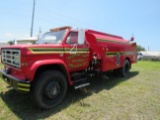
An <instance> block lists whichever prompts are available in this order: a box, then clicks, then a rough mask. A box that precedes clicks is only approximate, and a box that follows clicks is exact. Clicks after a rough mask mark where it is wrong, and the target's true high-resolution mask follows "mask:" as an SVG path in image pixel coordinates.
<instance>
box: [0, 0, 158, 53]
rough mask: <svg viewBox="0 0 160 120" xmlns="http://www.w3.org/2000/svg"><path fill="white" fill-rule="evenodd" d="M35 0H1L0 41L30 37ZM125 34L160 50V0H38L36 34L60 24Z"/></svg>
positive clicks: (150, 49)
mask: <svg viewBox="0 0 160 120" xmlns="http://www.w3.org/2000/svg"><path fill="white" fill-rule="evenodd" d="M32 9H33V0H1V4H0V43H3V42H7V41H9V40H14V39H21V38H25V37H29V36H30V30H31V18H32ZM66 25H67V26H72V27H73V28H86V29H93V30H97V31H102V32H105V33H111V34H115V35H119V36H122V37H123V38H125V39H127V40H129V39H130V38H131V37H132V35H133V36H134V38H135V41H136V42H137V44H138V45H141V46H142V47H144V48H145V49H146V50H149V51H160V37H159V36H160V0H36V5H35V17H34V26H33V36H37V35H38V34H39V31H41V33H45V32H47V31H49V29H50V28H55V27H60V26H66Z"/></svg>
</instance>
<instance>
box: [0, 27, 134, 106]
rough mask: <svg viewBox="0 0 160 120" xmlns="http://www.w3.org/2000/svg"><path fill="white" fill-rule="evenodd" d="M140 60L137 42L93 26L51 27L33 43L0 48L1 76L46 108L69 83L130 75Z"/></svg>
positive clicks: (61, 96)
mask: <svg viewBox="0 0 160 120" xmlns="http://www.w3.org/2000/svg"><path fill="white" fill-rule="evenodd" d="M136 60H137V52H136V43H135V42H133V41H132V40H125V39H123V38H122V37H120V36H116V35H111V34H107V33H103V32H98V31H95V30H90V29H85V30H84V29H75V30H74V29H72V28H71V27H68V26H66V27H60V28H54V29H51V30H50V31H49V32H47V33H45V34H44V35H42V37H41V38H40V39H39V40H38V41H37V42H36V44H34V45H11V46H8V47H3V48H1V62H2V63H3V64H4V69H1V70H0V77H1V78H2V79H3V80H4V81H5V82H7V83H8V84H9V85H10V86H11V87H13V88H14V89H16V90H17V91H20V92H25V93H30V94H31V97H32V99H33V101H34V103H35V104H36V105H37V106H38V107H40V108H43V109H49V108H52V107H54V106H56V105H58V104H60V103H61V102H62V100H63V99H64V97H65V95H66V92H67V89H68V87H69V86H73V87H74V88H75V89H79V88H81V87H85V86H88V85H90V82H89V81H88V79H87V78H88V77H89V76H92V77H93V76H96V75H100V74H103V73H105V72H107V71H111V70H113V71H114V72H116V73H117V74H119V75H121V76H124V77H125V76H127V74H128V72H129V69H130V68H131V64H132V63H135V62H136Z"/></svg>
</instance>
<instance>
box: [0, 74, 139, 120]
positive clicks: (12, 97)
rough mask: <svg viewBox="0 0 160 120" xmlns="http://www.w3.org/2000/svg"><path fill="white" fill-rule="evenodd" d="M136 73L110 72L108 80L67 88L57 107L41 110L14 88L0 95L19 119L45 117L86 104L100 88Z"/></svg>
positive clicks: (133, 75) (111, 85)
mask: <svg viewBox="0 0 160 120" xmlns="http://www.w3.org/2000/svg"><path fill="white" fill-rule="evenodd" d="M136 75H138V72H137V71H132V72H130V73H129V76H128V77H127V78H120V77H115V76H114V75H113V74H112V73H108V77H109V79H108V80H100V79H99V78H93V79H92V81H91V85H90V86H89V87H87V88H84V89H80V90H76V91H73V90H69V91H68V93H67V95H66V98H65V100H64V101H63V102H62V103H61V104H60V105H59V106H57V107H55V108H53V109H50V110H41V109H38V108H37V107H35V106H34V105H33V104H32V101H31V99H30V96H29V95H28V94H25V95H24V94H21V93H18V92H16V91H14V90H8V91H6V92H1V93H0V96H1V98H2V100H3V101H4V102H5V104H6V105H7V107H8V108H9V109H10V110H11V111H12V112H13V113H14V114H15V115H16V116H17V117H18V118H20V119H23V120H25V119H29V120H32V119H45V118H47V117H49V116H51V115H55V114H57V113H59V112H60V111H61V110H63V109H65V108H67V107H69V106H70V105H71V104H74V103H77V102H79V104H80V105H81V106H86V105H85V103H83V99H84V98H86V97H88V96H90V95H92V94H94V93H98V92H100V91H101V90H104V89H105V90H110V89H112V88H114V87H115V86H116V85H118V84H120V83H121V82H124V81H126V80H130V78H132V77H135V76H136Z"/></svg>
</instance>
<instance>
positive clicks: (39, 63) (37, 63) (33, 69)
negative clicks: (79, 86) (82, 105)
mask: <svg viewBox="0 0 160 120" xmlns="http://www.w3.org/2000/svg"><path fill="white" fill-rule="evenodd" d="M51 64H52V65H54V64H58V65H62V66H64V68H65V70H66V73H67V77H68V81H69V84H70V85H72V84H73V82H72V81H71V78H70V74H69V72H68V71H69V70H68V68H67V66H66V64H65V63H64V61H62V60H60V59H52V60H39V61H35V62H34V63H33V64H32V65H31V67H30V74H28V78H29V79H30V80H31V81H32V80H33V79H34V75H35V73H36V71H37V69H38V68H39V67H40V66H43V65H51Z"/></svg>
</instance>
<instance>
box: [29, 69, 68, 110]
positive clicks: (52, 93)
mask: <svg viewBox="0 0 160 120" xmlns="http://www.w3.org/2000/svg"><path fill="white" fill-rule="evenodd" d="M67 87H68V86H67V81H66V79H65V77H64V75H63V74H62V73H61V72H60V71H56V70H52V71H46V72H43V73H42V74H41V75H39V76H38V77H37V78H36V81H35V82H34V83H33V85H32V89H31V96H32V100H33V102H35V104H36V105H37V106H38V107H39V108H42V109H50V108H53V107H55V106H57V105H58V104H60V103H61V102H62V100H63V99H64V97H65V95H66V92H67Z"/></svg>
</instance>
